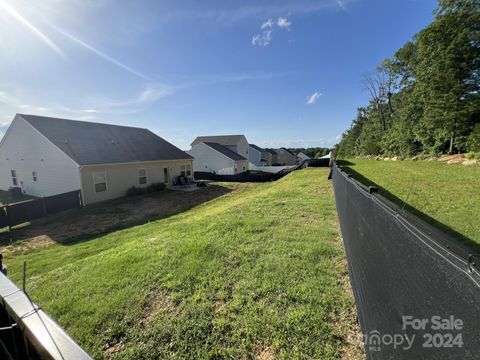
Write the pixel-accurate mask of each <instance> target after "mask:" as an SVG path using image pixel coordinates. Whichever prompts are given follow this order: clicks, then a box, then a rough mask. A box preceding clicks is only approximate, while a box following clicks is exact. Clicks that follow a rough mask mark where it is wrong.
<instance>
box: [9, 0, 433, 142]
mask: <svg viewBox="0 0 480 360" xmlns="http://www.w3.org/2000/svg"><path fill="white" fill-rule="evenodd" d="M435 7H436V1H432V0H417V1H414V0H401V1H400V0H316V1H312V0H296V1H283V0H270V1H264V0H256V1H233V0H223V1H209V0H202V1H198V0H197V1H181V0H171V1H170V0H168V1H160V0H158V1H155V0H152V1H141V0H136V1H127V0H42V1H35V2H32V1H31V0H0V34H1V35H0V36H1V37H0V126H1V127H0V132H1V133H3V132H5V130H6V127H7V126H8V124H9V122H10V121H11V120H12V118H13V116H14V114H15V113H30V114H39V115H50V116H59V117H66V118H71V119H81V120H86V121H97V122H106V123H114V124H122V125H130V126H139V127H145V128H149V129H151V130H152V131H154V132H155V133H157V134H158V135H160V136H162V137H163V138H165V139H166V140H168V141H171V142H172V143H174V144H175V145H177V146H179V147H181V148H183V149H188V148H189V144H190V142H191V141H192V140H193V139H194V138H195V137H196V136H198V135H210V134H212V135H213V134H227V133H235V134H237V133H238V134H245V135H246V136H247V139H248V140H249V141H250V142H252V143H256V144H257V145H260V146H270V147H279V146H286V147H309V146H332V145H333V144H335V143H336V141H337V138H338V136H339V135H340V134H341V133H342V132H343V131H344V130H345V129H346V128H348V126H349V124H350V122H351V120H352V118H353V117H354V116H355V112H356V108H357V107H358V106H360V105H363V104H365V103H366V101H367V93H366V91H365V90H364V89H363V88H362V85H361V83H360V80H361V76H362V75H363V74H365V73H368V72H369V71H371V70H373V69H374V68H375V66H376V65H377V64H378V63H380V62H381V60H382V59H383V58H385V57H388V56H391V55H392V54H393V53H394V52H395V50H396V49H398V48H399V47H400V46H402V45H403V44H404V43H405V42H406V41H408V40H409V39H411V37H412V36H413V35H414V34H415V33H416V32H417V31H419V30H420V29H421V28H423V27H425V26H426V25H427V24H428V23H430V22H431V21H432V19H433V15H432V11H433V10H434V9H435ZM0 135H1V134H0Z"/></svg>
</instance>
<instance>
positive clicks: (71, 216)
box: [0, 184, 245, 253]
mask: <svg viewBox="0 0 480 360" xmlns="http://www.w3.org/2000/svg"><path fill="white" fill-rule="evenodd" d="M243 187H245V186H243V184H231V185H230V184H221V185H215V184H212V185H209V186H207V187H205V188H201V189H198V190H197V191H193V192H182V191H172V190H170V191H164V192H160V193H156V194H154V195H148V196H139V197H131V198H122V199H118V200H112V201H106V202H102V203H99V204H93V205H89V206H86V207H85V208H83V209H72V210H68V211H65V212H62V213H59V214H56V215H52V216H48V217H46V218H43V219H39V220H35V221H32V222H31V224H30V225H29V226H24V227H22V228H18V229H13V230H11V231H10V232H4V233H2V234H0V252H4V253H8V252H12V251H23V250H29V249H36V248H40V247H43V246H46V245H49V244H52V243H54V242H56V243H70V242H72V241H73V242H74V241H76V240H77V239H79V238H84V237H88V236H95V235H98V234H101V233H106V232H109V231H114V230H118V229H122V228H126V227H129V226H134V225H139V224H143V223H146V222H148V221H154V220H158V219H162V218H166V217H169V216H172V215H174V214H177V213H180V212H183V211H186V210H188V209H190V208H192V207H194V206H197V205H200V204H202V203H204V202H207V201H210V200H212V199H215V198H217V197H219V196H222V195H224V194H227V193H229V192H231V191H236V190H239V189H241V188H243Z"/></svg>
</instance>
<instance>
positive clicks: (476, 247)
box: [337, 160, 480, 253]
mask: <svg viewBox="0 0 480 360" xmlns="http://www.w3.org/2000/svg"><path fill="white" fill-rule="evenodd" d="M337 165H339V166H341V167H342V170H344V171H345V172H347V173H348V174H350V175H351V176H352V178H354V179H355V180H357V181H359V182H360V183H362V184H363V185H365V186H375V187H377V188H378V192H379V194H381V195H382V196H384V197H385V198H387V199H388V200H390V201H391V202H392V203H394V204H396V205H397V206H399V207H400V208H403V209H405V210H406V211H408V212H409V213H410V214H412V215H414V216H416V217H418V218H419V219H421V220H422V221H424V222H426V223H427V224H429V225H431V226H433V227H434V228H436V229H437V230H439V231H440V232H443V233H445V234H447V235H448V236H449V237H451V238H453V240H455V241H458V242H460V243H461V244H463V245H465V246H466V247H467V248H468V249H470V250H471V252H474V253H480V244H478V243H477V242H475V241H474V240H472V239H470V238H468V237H466V236H464V235H462V234H460V233H459V232H457V231H455V230H453V229H452V228H450V227H448V226H447V225H445V224H443V223H441V222H439V221H437V220H435V219H434V218H432V217H430V216H429V215H427V214H425V213H423V212H421V211H420V210H418V209H417V208H415V207H413V206H411V205H409V204H408V203H405V201H403V200H402V199H400V198H398V197H397V196H395V195H394V194H392V193H391V192H389V191H388V190H386V189H384V188H383V187H381V186H380V185H378V184H377V183H375V182H373V181H372V180H370V179H368V178H366V177H365V176H363V175H362V174H360V173H359V172H357V171H355V170H353V169H352V168H351V167H349V166H348V165H354V164H353V163H351V162H349V161H345V160H340V161H337Z"/></svg>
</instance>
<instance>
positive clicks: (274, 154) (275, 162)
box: [265, 149, 278, 165]
mask: <svg viewBox="0 0 480 360" xmlns="http://www.w3.org/2000/svg"><path fill="white" fill-rule="evenodd" d="M265 150H267V152H268V153H269V154H270V164H269V165H278V154H277V152H276V151H275V149H265Z"/></svg>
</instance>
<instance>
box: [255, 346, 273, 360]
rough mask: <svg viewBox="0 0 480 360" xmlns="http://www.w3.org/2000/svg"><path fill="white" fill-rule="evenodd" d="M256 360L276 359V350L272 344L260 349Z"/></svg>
mask: <svg viewBox="0 0 480 360" xmlns="http://www.w3.org/2000/svg"><path fill="white" fill-rule="evenodd" d="M255 359H256V360H273V359H275V352H274V351H273V349H272V348H271V347H270V346H267V347H265V348H263V349H262V350H260V351H259V352H258V353H257V354H256V355H255Z"/></svg>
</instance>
